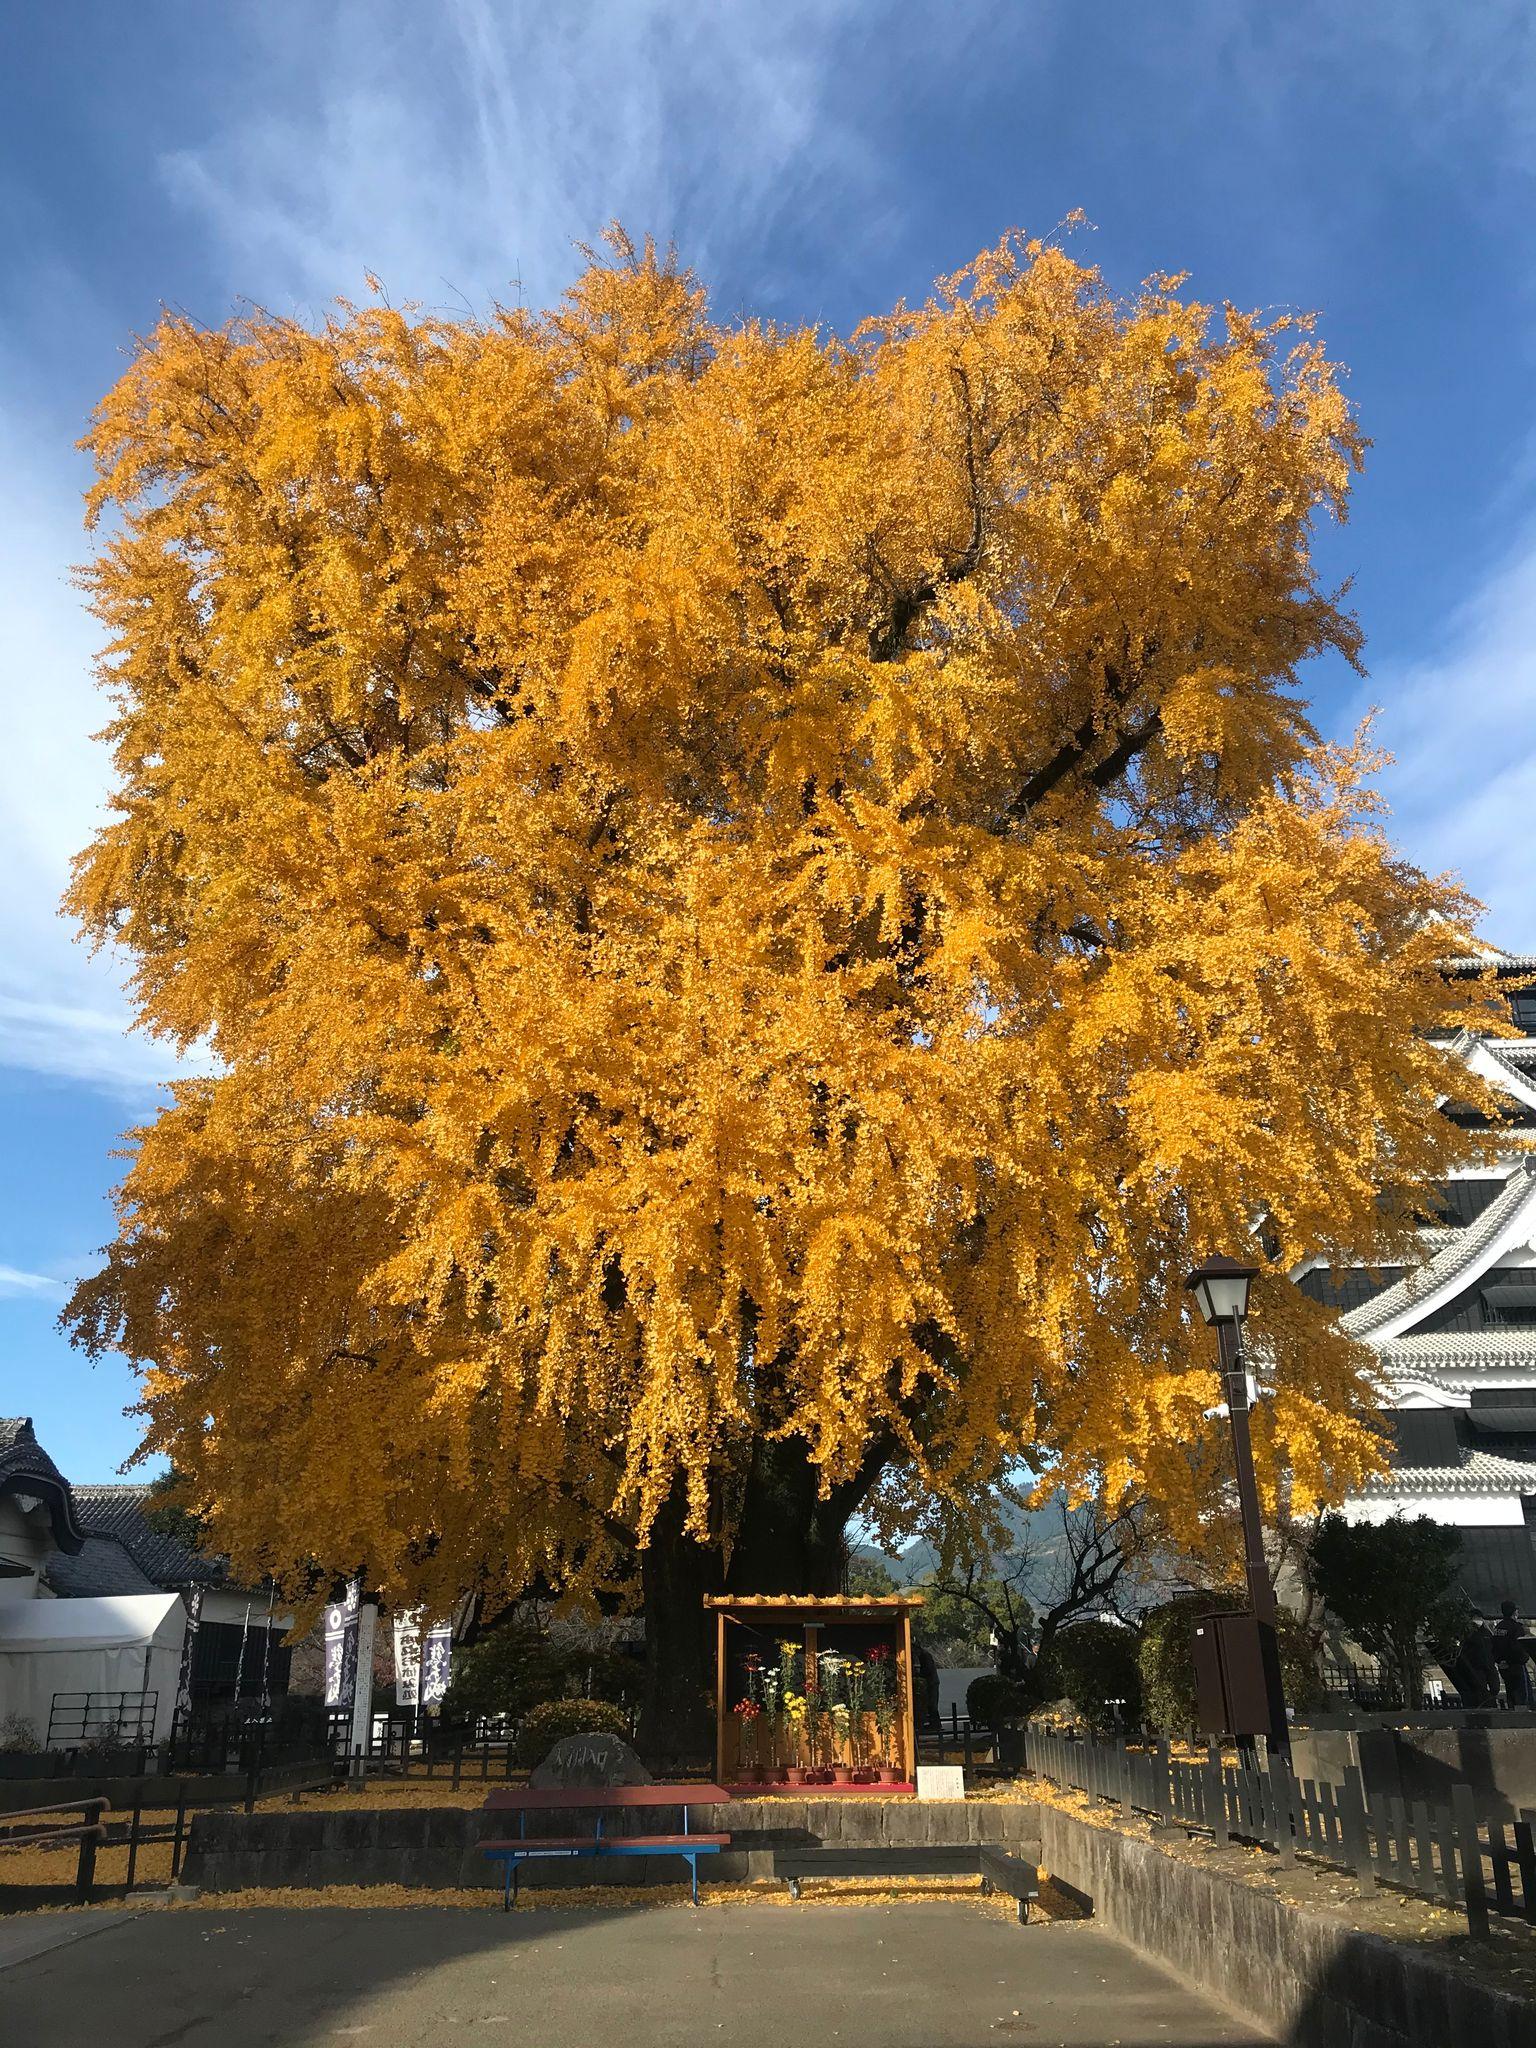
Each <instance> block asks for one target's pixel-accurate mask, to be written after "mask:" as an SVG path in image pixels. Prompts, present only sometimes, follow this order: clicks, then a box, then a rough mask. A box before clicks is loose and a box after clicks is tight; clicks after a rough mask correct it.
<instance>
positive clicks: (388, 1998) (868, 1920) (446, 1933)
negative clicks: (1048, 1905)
mask: <svg viewBox="0 0 1536 2048" xmlns="http://www.w3.org/2000/svg"><path fill="white" fill-rule="evenodd" d="M104 1917H110V1918H111V1919H112V1920H113V1922H114V1924H109V1925H105V1926H103V1927H101V1928H100V1929H99V1930H97V1931H94V1932H92V1933H91V1934H89V1935H87V1936H86V1937H85V1938H83V1939H80V1940H74V1941H70V1942H68V1943H67V1944H66V1945H63V1946H60V1947H57V1948H54V1949H51V1950H49V1951H48V1952H47V1953H45V1954H41V1955H33V1956H31V1957H30V1958H29V1959H27V1960H24V1961H19V1962H16V1963H14V1964H13V1965H12V1966H11V1967H9V1968H7V1969H5V1970H4V1972H3V1974H0V2035H3V2038H4V2040H5V2041H6V2042H7V2043H11V2042H14V2043H16V2048H320V2044H322V2043H324V2044H328V2048H346V2044H349V2043H350V2044H354V2048H460V2044H462V2048H482V2044H483V2048H498V2044H505V2048H525V2044H526V2048H672V2044H679V2048H681V2044H688V2048H699V2044H704V2048H707V2044H709V2043H711V2042H719V2043H727V2044H732V2048H735V2044H737V2043H740V2044H748V2043H750V2044H754V2048H755V2044H758V2043H762V2044H764V2048H778V2044H781V2043H787V2044H793V2048H825V2044H829V2043H832V2042H835V2043H837V2048H976V2044H981V2043H997V2042H1019V2043H1027V2044H1029V2048H1035V2044H1042V2048H1055V2044H1062V2043H1069V2044H1071V2048H1110V2044H1119V2048H1154V2044H1155V2048H1229V2044H1230V2048H1236V2044H1238V2043H1250V2042H1259V2041H1262V2040H1264V2039H1265V2038H1266V2037H1265V2036H1263V2035H1260V2034H1257V2033H1255V2032H1254V2031H1253V2030H1252V2029H1251V2028H1249V2027H1245V2026H1243V2025H1242V2024H1241V2022H1239V2021H1237V2020H1234V2019H1232V2018H1231V2017H1229V2016H1228V2015H1227V2014H1225V2013H1223V2012H1222V2011H1221V2010H1219V2008H1217V2007H1216V2006H1214V2005H1212V2004H1210V2003H1209V2002H1208V2001H1207V2000H1206V1999H1203V1998H1201V1997H1199V1996H1198V1995H1197V1994H1196V1993H1194V1992H1192V1991H1189V1990H1187V1989H1186V1988H1185V1987H1184V1985H1182V1984H1181V1983H1179V1982H1178V1981H1177V1980H1176V1979H1175V1978H1173V1977H1170V1976H1168V1975H1167V1974H1166V1973H1165V1972H1164V1971H1162V1970H1159V1969H1158V1968H1156V1967H1155V1966H1154V1965H1153V1964H1151V1963H1148V1962H1145V1961H1143V1960H1142V1959H1141V1957H1139V1956H1138V1955H1136V1954H1135V1953H1134V1952H1133V1951H1132V1950H1131V1949H1128V1948H1125V1947H1123V1946H1122V1945H1121V1944H1120V1943H1119V1942H1117V1941H1116V1940H1114V1939H1113V1938H1112V1937H1111V1936H1109V1935H1106V1934H1102V1933H1100V1932H1099V1930H1098V1929H1097V1928H1095V1927H1093V1926H1091V1925H1089V1924H1086V1923H1082V1922H1078V1923H1066V1922H1060V1923H1057V1924H1055V1925H1051V1924H1045V1925H1040V1926H1031V1927H1018V1926H1015V1925H1013V1924H1012V1923H1010V1922H1008V1921H1004V1920H994V1919H991V1918H989V1917H987V1916H985V1915H983V1914H981V1913H979V1912H976V1911H975V1910H973V1909H972V1908H970V1907H967V1906H964V1905H959V1904H956V1903H953V1902H951V1901H934V1902H933V1903H932V1904H929V1905H923V1906H901V1907H882V1906H876V1905H869V1906H825V1905H824V1906H816V1905H814V1904H808V1905H805V1906H801V1907H793V1906H731V1907H725V1908H713V1909H712V1908H708V1907H706V1908H704V1909H702V1910H700V1911H699V1912H697V1913H692V1912H686V1911H670V1910H667V1911H656V1910H652V1911H641V1912H634V1913H627V1912H623V1911H619V1910H604V1911H595V1912H594V1911H586V1912H547V1911H543V1910H540V1911H535V1912H528V1911H525V1912H522V1913H518V1914H514V1915H512V1916H511V1917H510V1918H503V1917H502V1915H501V1914H499V1913H476V1912H463V1911H455V1910H452V1909H445V1908H437V1907H423V1908H417V1909H406V1910H393V1911H390V1910H386V1909H378V1910H362V1911H358V1910H351V1909H346V1908H326V1907H319V1908H310V1909H306V1910H302V1911H298V1912H293V1911H282V1910H277V1909H262V1908H252V1909H249V1910H245V1911H240V1912H233V1913H217V1912H209V1911H203V1910H198V1911H195V1912H163V1911H162V1912H152V1913H142V1914H139V1915H137V1916H135V1917H134V1918H132V1919H120V1918H117V1917H116V1916H104ZM34 1924H37V1923H34ZM3 1925H4V1923H0V1927H3ZM11 1925H12V1927H14V1926H15V1925H16V1923H14V1922H13V1923H11Z"/></svg>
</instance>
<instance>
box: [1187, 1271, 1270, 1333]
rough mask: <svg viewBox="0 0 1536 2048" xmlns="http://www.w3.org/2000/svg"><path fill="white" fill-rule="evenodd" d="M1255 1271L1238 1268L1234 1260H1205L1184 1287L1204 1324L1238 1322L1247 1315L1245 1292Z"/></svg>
mask: <svg viewBox="0 0 1536 2048" xmlns="http://www.w3.org/2000/svg"><path fill="white" fill-rule="evenodd" d="M1258 1271H1259V1269H1258V1267H1257V1266H1240V1265H1239V1264H1238V1263H1237V1261H1236V1259H1224V1258H1214V1259H1207V1260H1206V1262H1205V1264H1204V1265H1203V1266H1197V1267H1196V1268H1195V1270H1194V1272H1193V1273H1191V1274H1190V1276H1189V1278H1188V1279H1187V1280H1186V1281H1185V1283H1184V1284H1185V1286H1186V1287H1187V1288H1189V1290H1190V1292H1191V1293H1192V1294H1193V1295H1194V1297H1195V1300H1196V1301H1197V1302H1198V1303H1199V1305H1200V1313H1201V1315H1202V1316H1204V1318H1205V1320H1206V1321H1207V1322H1208V1323H1230V1322H1237V1323H1240V1322H1242V1321H1243V1319H1244V1318H1245V1317H1246V1315H1247V1314H1248V1290H1249V1288H1250V1287H1251V1286H1252V1284H1253V1282H1254V1280H1255V1279H1256V1278H1257V1277H1258Z"/></svg>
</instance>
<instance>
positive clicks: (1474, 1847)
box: [1024, 1728, 1536, 1935]
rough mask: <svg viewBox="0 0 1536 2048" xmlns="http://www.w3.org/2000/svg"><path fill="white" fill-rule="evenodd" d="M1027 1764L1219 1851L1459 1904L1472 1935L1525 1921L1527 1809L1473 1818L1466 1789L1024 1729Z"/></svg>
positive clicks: (1535, 1881)
mask: <svg viewBox="0 0 1536 2048" xmlns="http://www.w3.org/2000/svg"><path fill="white" fill-rule="evenodd" d="M1024 1760H1025V1765H1026V1768H1027V1769H1028V1770H1030V1771H1032V1772H1033V1773H1035V1774H1036V1775H1037V1776H1039V1777H1042V1778H1050V1779H1052V1780H1053V1781H1054V1782H1055V1783H1056V1784H1058V1785H1069V1786H1072V1787H1073V1788H1074V1789H1076V1790H1077V1791H1080V1792H1086V1793H1088V1794H1089V1795H1090V1796H1091V1797H1093V1798H1096V1799H1104V1800H1109V1801H1113V1802H1114V1803H1115V1804H1117V1805H1118V1806H1119V1807H1120V1808H1121V1810H1122V1812H1123V1813H1124V1815H1125V1817H1126V1818H1127V1819H1129V1818H1130V1817H1131V1815H1132V1814H1134V1813H1148V1814H1153V1815H1155V1816H1156V1817H1157V1818H1158V1819H1159V1820H1161V1821H1164V1822H1166V1823H1169V1824H1171V1825H1174V1826H1181V1827H1185V1828H1192V1829H1200V1830H1202V1831H1205V1832H1208V1833H1209V1834H1211V1835H1212V1837H1213V1838H1214V1840H1215V1842H1216V1844H1217V1846H1218V1847H1219V1848H1225V1847H1226V1845H1227V1844H1228V1843H1229V1842H1231V1841H1233V1840H1236V1841H1242V1842H1253V1843H1258V1844H1259V1845H1261V1846H1262V1847H1264V1848H1266V1849H1271V1850H1273V1851H1274V1853H1275V1855H1276V1857H1277V1859H1278V1861H1279V1862H1280V1864H1281V1866H1282V1867H1285V1866H1288V1865H1289V1864H1290V1863H1292V1862H1293V1860H1294V1858H1295V1857H1296V1855H1297V1854H1298V1853H1300V1854H1302V1855H1306V1856H1310V1857H1314V1858H1316V1859H1317V1860H1318V1861H1320V1862H1324V1863H1331V1864H1335V1865H1337V1866H1338V1867H1339V1868H1341V1869H1344V1870H1348V1871H1351V1872H1352V1873H1353V1874H1354V1875H1355V1876H1356V1877H1359V1878H1362V1879H1365V1880H1366V1881H1367V1882H1369V1881H1371V1880H1375V1881H1376V1882H1378V1883H1381V1884H1387V1885H1393V1886H1395V1887H1396V1888H1397V1889H1399V1890H1401V1891H1407V1892H1414V1893H1417V1894H1420V1895H1422V1896H1424V1897H1427V1898H1431V1899H1435V1900H1437V1901H1438V1902H1439V1903H1441V1904H1443V1905H1446V1906H1449V1907H1451V1908H1453V1909H1456V1908H1460V1909H1461V1910H1462V1911H1464V1912H1465V1914H1466V1916H1467V1924H1468V1926H1469V1927H1470V1929H1471V1931H1472V1932H1473V1933H1474V1934H1477V1935H1486V1934H1487V1932H1488V1927H1489V1915H1490V1914H1491V1913H1492V1914H1496V1915H1498V1916H1500V1917H1503V1918H1508V1919H1523V1920H1528V1921H1531V1922H1536V1809H1531V1808H1523V1809H1522V1810H1521V1813H1520V1816H1519V1818H1518V1819H1516V1820H1513V1821H1510V1820H1503V1819H1497V1818H1494V1817H1492V1816H1480V1815H1479V1814H1478V1812H1477V1808H1476V1804H1475V1802H1474V1800H1473V1796H1472V1791H1471V1788H1470V1786H1467V1785H1457V1786H1455V1787H1453V1789H1452V1793H1451V1804H1450V1805H1449V1806H1443V1805H1440V1804H1437V1803H1435V1804H1432V1803H1430V1802H1429V1801H1425V1800H1412V1801H1407V1800H1402V1799H1391V1798H1386V1797H1383V1796H1380V1795H1377V1796H1374V1797H1368V1796H1367V1794H1366V1791H1365V1787H1364V1783H1363V1781H1362V1779H1361V1776H1360V1773H1359V1771H1358V1770H1357V1769H1351V1768H1347V1769H1346V1770H1345V1771H1344V1774H1343V1779H1342V1782H1341V1783H1340V1784H1338V1785H1333V1784H1331V1783H1329V1782H1328V1781H1326V1780H1324V1781H1323V1782H1322V1783H1314V1782H1313V1780H1312V1779H1310V1778H1297V1777H1296V1776H1294V1775H1293V1773H1292V1771H1291V1769H1290V1767H1289V1765H1288V1764H1286V1763H1285V1762H1284V1761H1283V1760H1282V1759H1280V1758H1279V1757H1271V1758H1270V1760H1269V1763H1268V1764H1267V1766H1266V1767H1264V1768H1262V1769H1260V1768H1258V1767H1257V1766H1252V1765H1248V1764H1245V1763H1244V1764H1231V1763H1227V1762H1225V1761H1224V1759H1223V1757H1222V1755H1221V1752H1220V1750H1219V1749H1218V1748H1217V1746H1216V1745H1215V1744H1214V1743H1212V1744H1211V1745H1210V1746H1209V1748H1208V1749H1207V1751H1206V1754H1205V1756H1204V1757H1201V1758H1193V1757H1181V1756H1174V1755H1173V1754H1172V1753H1171V1752H1170V1750H1169V1747H1168V1744H1167V1743H1166V1742H1157V1743H1148V1744H1146V1745H1145V1746H1143V1747H1141V1748H1136V1749H1132V1748H1129V1747H1127V1746H1126V1745H1124V1744H1122V1743H1109V1742H1097V1741H1094V1740H1092V1739H1090V1738H1086V1737H1083V1736H1079V1735H1075V1734H1062V1733H1056V1732H1047V1731H1045V1730H1043V1729H1035V1728H1029V1729H1026V1731H1025V1735H1024Z"/></svg>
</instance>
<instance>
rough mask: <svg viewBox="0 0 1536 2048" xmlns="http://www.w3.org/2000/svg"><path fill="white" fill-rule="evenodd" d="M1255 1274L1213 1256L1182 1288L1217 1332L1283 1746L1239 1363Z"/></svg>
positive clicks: (1263, 1653)
mask: <svg viewBox="0 0 1536 2048" xmlns="http://www.w3.org/2000/svg"><path fill="white" fill-rule="evenodd" d="M1258 1272H1259V1269H1258V1267H1257V1266H1240V1265H1239V1264H1238V1263H1237V1261H1236V1259H1228V1258H1222V1257H1217V1258H1213V1259H1207V1260H1206V1262H1205V1264H1204V1265H1203V1266H1197V1267H1196V1268H1195V1270H1194V1272H1193V1273H1191V1274H1190V1276H1189V1278H1188V1280H1187V1281H1186V1282H1185V1283H1184V1284H1185V1286H1186V1287H1188V1289H1189V1290H1190V1292H1191V1293H1192V1294H1193V1295H1194V1297H1195V1301H1196V1303H1197V1304H1198V1306H1199V1309H1200V1313H1201V1315H1202V1316H1203V1317H1204V1318H1205V1320H1206V1321H1207V1322H1208V1323H1211V1324H1213V1325H1214V1327H1215V1330H1216V1342H1217V1346H1218V1348H1219V1350H1220V1355H1221V1377H1222V1383H1223V1385H1224V1387H1225V1389H1226V1397H1227V1400H1226V1406H1227V1415H1228V1418H1229V1420H1230V1421H1231V1424H1232V1463H1233V1466H1234V1467H1235V1470H1236V1474H1237V1502H1238V1509H1239V1512H1240V1513H1241V1515H1242V1522H1243V1562H1244V1564H1245V1566H1246V1568H1247V1573H1248V1603H1249V1606H1250V1607H1251V1609H1252V1611H1253V1618H1254V1620H1255V1621H1256V1622H1257V1623H1258V1624H1259V1629H1258V1637H1259V1643H1258V1648H1259V1655H1260V1658H1261V1661H1262V1666H1263V1674H1264V1675H1263V1686H1264V1693H1265V1696H1266V1699H1267V1703H1268V1718H1269V1729H1268V1734H1269V1738H1270V1740H1271V1742H1274V1743H1277V1744H1279V1745H1282V1746H1283V1745H1284V1744H1285V1743H1286V1740H1287V1727H1286V1718H1285V1690H1284V1686H1283V1684H1282V1681H1281V1675H1280V1652H1279V1644H1278V1642H1277V1640H1276V1637H1275V1616H1276V1607H1275V1589H1274V1587H1273V1585H1272V1584H1271V1583H1270V1577H1269V1568H1268V1566H1267V1565H1266V1564H1265V1562H1264V1535H1263V1528H1262V1525H1261V1523H1260V1521H1259V1488H1258V1482H1257V1480H1256V1479H1255V1478H1254V1476H1253V1444H1252V1440H1251V1438H1250V1436H1249V1430H1248V1411H1249V1407H1250V1404H1251V1400H1252V1394H1251V1391H1250V1389H1251V1385H1252V1383H1251V1381H1250V1379H1249V1376H1248V1368H1247V1366H1246V1365H1245V1364H1244V1362H1243V1341H1242V1326H1243V1323H1244V1322H1245V1321H1246V1319H1247V1315H1248V1290H1249V1288H1250V1287H1251V1286H1252V1285H1253V1282H1254V1281H1255V1280H1256V1279H1257V1278H1258ZM1231 1732H1232V1733H1234V1734H1236V1733H1238V1732H1239V1731H1237V1730H1236V1729H1233V1730H1232V1731H1231Z"/></svg>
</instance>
